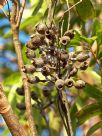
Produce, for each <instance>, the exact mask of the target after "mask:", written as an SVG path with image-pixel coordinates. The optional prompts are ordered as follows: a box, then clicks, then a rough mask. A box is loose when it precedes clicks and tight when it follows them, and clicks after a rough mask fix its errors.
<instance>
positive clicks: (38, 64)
mask: <svg viewBox="0 0 102 136" xmlns="http://www.w3.org/2000/svg"><path fill="white" fill-rule="evenodd" d="M32 64H33V65H34V66H35V67H37V68H41V67H43V66H44V60H43V59H42V58H35V59H33V60H32Z"/></svg>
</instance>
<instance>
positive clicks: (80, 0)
mask: <svg viewBox="0 0 102 136" xmlns="http://www.w3.org/2000/svg"><path fill="white" fill-rule="evenodd" d="M82 1H83V0H79V1H78V2H77V3H76V4H74V5H73V6H71V7H70V8H69V9H68V10H66V11H65V12H64V14H63V16H62V17H61V20H62V19H63V17H64V15H65V14H66V13H67V12H69V11H70V10H71V9H72V8H74V7H75V6H77V5H78V4H80V3H81V2H82Z"/></svg>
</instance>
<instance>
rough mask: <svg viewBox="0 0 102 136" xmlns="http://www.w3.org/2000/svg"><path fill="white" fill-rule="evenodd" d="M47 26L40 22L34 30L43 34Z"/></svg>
mask: <svg viewBox="0 0 102 136" xmlns="http://www.w3.org/2000/svg"><path fill="white" fill-rule="evenodd" d="M46 29H47V27H46V25H45V24H44V23H40V24H38V25H37V26H36V30H37V32H38V33H39V34H42V35H44V34H45V31H46Z"/></svg>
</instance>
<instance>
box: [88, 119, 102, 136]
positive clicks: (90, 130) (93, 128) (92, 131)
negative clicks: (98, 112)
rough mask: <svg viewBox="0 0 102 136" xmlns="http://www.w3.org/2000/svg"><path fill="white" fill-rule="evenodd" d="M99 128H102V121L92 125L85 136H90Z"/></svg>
mask: <svg viewBox="0 0 102 136" xmlns="http://www.w3.org/2000/svg"><path fill="white" fill-rule="evenodd" d="M99 128H102V121H100V122H98V123H96V124H94V125H93V126H92V127H91V128H90V129H89V130H88V132H87V134H86V136H92V134H93V133H94V132H95V131H97V130H98V129H99Z"/></svg>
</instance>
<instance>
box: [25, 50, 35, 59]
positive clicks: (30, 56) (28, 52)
mask: <svg viewBox="0 0 102 136" xmlns="http://www.w3.org/2000/svg"><path fill="white" fill-rule="evenodd" d="M25 53H26V56H27V58H28V59H33V58H35V57H36V55H35V52H34V51H33V50H31V49H29V48H27V50H26V52H25Z"/></svg>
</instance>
